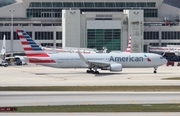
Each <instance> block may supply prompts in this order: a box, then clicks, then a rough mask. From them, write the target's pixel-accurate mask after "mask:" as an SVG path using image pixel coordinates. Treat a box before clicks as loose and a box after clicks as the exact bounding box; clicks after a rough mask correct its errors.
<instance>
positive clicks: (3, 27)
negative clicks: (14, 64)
mask: <svg viewBox="0 0 180 116" xmlns="http://www.w3.org/2000/svg"><path fill="white" fill-rule="evenodd" d="M179 8H180V1H179V0H116V1H112V0H95V1H90V0H73V1H72V0H64V1H63V0H3V1H0V46H1V45H2V39H3V35H4V34H5V35H6V48H7V51H8V52H22V51H23V49H22V46H21V43H20V41H19V38H18V36H17V33H16V30H17V29H23V30H25V31H26V32H27V33H28V34H29V35H30V36H31V37H32V38H33V39H34V40H35V41H36V43H37V44H39V45H42V46H48V47H56V48H61V47H82V48H97V49H101V48H102V47H107V49H109V50H121V51H124V50H125V49H126V48H127V43H128V38H129V36H130V35H131V36H132V52H143V51H145V52H148V51H149V50H148V46H166V45H167V44H168V45H180V25H179V16H180V9H179Z"/></svg>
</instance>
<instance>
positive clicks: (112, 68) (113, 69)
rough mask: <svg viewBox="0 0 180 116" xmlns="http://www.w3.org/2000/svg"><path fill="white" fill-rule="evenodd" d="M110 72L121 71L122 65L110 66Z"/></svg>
mask: <svg viewBox="0 0 180 116" xmlns="http://www.w3.org/2000/svg"><path fill="white" fill-rule="evenodd" d="M110 71H114V72H118V71H122V65H121V64H111V65H110Z"/></svg>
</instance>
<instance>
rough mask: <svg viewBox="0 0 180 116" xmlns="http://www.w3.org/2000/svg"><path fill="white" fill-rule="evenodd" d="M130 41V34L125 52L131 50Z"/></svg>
mask: <svg viewBox="0 0 180 116" xmlns="http://www.w3.org/2000/svg"><path fill="white" fill-rule="evenodd" d="M131 43H132V37H131V35H130V36H129V41H128V46H127V49H126V52H129V53H130V52H131Z"/></svg>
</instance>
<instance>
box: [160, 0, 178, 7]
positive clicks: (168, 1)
mask: <svg viewBox="0 0 180 116" xmlns="http://www.w3.org/2000/svg"><path fill="white" fill-rule="evenodd" d="M163 3H164V4H168V5H171V6H174V7H177V8H180V0H164V1H163Z"/></svg>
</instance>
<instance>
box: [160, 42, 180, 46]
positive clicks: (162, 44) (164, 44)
mask: <svg viewBox="0 0 180 116" xmlns="http://www.w3.org/2000/svg"><path fill="white" fill-rule="evenodd" d="M167 45H180V42H178V43H177V42H176V43H161V46H162V47H167Z"/></svg>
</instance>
